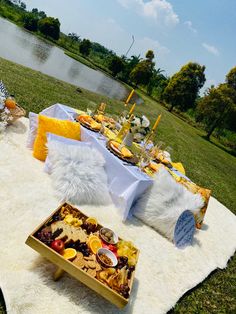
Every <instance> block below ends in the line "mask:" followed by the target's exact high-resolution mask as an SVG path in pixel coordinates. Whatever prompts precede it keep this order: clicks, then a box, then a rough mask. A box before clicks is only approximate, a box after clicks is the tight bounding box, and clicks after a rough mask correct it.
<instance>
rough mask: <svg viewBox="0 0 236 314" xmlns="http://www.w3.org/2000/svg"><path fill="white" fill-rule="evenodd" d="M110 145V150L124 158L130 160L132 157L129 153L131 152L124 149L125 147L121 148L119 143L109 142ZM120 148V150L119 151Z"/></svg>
mask: <svg viewBox="0 0 236 314" xmlns="http://www.w3.org/2000/svg"><path fill="white" fill-rule="evenodd" d="M110 145H111V146H112V148H113V149H114V150H115V151H117V152H118V153H119V154H121V155H122V156H123V157H125V158H131V157H133V154H132V153H131V151H130V150H129V149H128V148H127V147H125V146H123V147H122V146H121V144H120V143H118V142H116V141H111V142H110ZM120 147H121V150H120Z"/></svg>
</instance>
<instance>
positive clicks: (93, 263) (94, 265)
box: [87, 261, 96, 269]
mask: <svg viewBox="0 0 236 314" xmlns="http://www.w3.org/2000/svg"><path fill="white" fill-rule="evenodd" d="M87 265H88V267H89V268H91V269H95V268H96V263H95V262H94V261H88V262H87Z"/></svg>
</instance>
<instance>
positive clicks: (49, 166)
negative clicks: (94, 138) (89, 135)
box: [44, 133, 92, 174]
mask: <svg viewBox="0 0 236 314" xmlns="http://www.w3.org/2000/svg"><path fill="white" fill-rule="evenodd" d="M52 141H58V142H60V143H64V144H66V145H76V146H77V147H79V146H80V147H85V146H86V147H92V144H91V143H89V142H82V141H77V140H73V139H71V138H67V137H63V136H59V135H56V134H53V133H47V143H50V142H52ZM52 165H53V162H52V160H51V159H50V155H47V158H46V160H45V163H44V171H45V172H47V173H48V174H51V172H52Z"/></svg>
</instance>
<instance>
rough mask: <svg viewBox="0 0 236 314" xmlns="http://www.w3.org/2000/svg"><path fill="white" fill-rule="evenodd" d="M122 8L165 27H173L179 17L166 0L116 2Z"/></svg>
mask: <svg viewBox="0 0 236 314" xmlns="http://www.w3.org/2000/svg"><path fill="white" fill-rule="evenodd" d="M117 1H118V2H119V3H120V4H121V5H122V6H123V7H124V8H126V9H132V10H135V11H136V12H137V13H138V14H140V15H142V16H144V17H148V18H152V19H153V20H155V21H156V22H157V23H160V24H163V23H164V24H165V26H175V25H176V24H178V23H179V17H178V15H177V14H176V13H175V12H174V10H173V7H172V5H171V4H170V3H169V2H168V1H166V0H150V1H148V2H144V0H117Z"/></svg>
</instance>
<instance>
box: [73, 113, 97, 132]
mask: <svg viewBox="0 0 236 314" xmlns="http://www.w3.org/2000/svg"><path fill="white" fill-rule="evenodd" d="M76 121H77V122H79V123H80V124H81V125H82V126H83V127H85V128H86V129H89V130H90V131H93V132H99V131H100V128H101V124H100V123H97V122H96V121H95V120H94V119H93V118H92V117H90V116H83V115H80V116H78V117H76ZM91 123H94V124H96V126H97V127H96V128H94V127H92V125H91ZM99 126H100V127H99Z"/></svg>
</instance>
